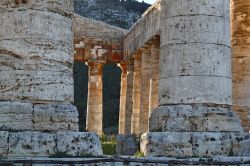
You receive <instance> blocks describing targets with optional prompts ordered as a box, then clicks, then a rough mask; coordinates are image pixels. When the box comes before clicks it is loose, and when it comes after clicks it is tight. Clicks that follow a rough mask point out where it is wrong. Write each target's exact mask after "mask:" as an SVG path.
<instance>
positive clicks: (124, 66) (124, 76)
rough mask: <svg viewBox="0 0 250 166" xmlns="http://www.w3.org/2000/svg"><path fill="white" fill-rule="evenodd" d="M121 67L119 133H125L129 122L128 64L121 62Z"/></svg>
mask: <svg viewBox="0 0 250 166" xmlns="http://www.w3.org/2000/svg"><path fill="white" fill-rule="evenodd" d="M119 67H120V68H121V70H122V74H121V92H120V112H119V134H125V128H126V123H127V121H126V120H127V117H126V92H127V75H128V72H127V64H126V63H125V62H121V63H120V64H119Z"/></svg>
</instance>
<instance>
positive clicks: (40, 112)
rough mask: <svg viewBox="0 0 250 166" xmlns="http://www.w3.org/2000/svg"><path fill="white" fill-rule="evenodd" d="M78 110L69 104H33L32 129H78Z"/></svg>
mask: <svg viewBox="0 0 250 166" xmlns="http://www.w3.org/2000/svg"><path fill="white" fill-rule="evenodd" d="M78 121H79V120H78V111H77V108H76V107H75V106H73V105H71V104H62V103H59V104H38V105H35V106H34V118H33V123H34V129H35V130H39V131H67V130H70V131H78V130H79V125H78Z"/></svg>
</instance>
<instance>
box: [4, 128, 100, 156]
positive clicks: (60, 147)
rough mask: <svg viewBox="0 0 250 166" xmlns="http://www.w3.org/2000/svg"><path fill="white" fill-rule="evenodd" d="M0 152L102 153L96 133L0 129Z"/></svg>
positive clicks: (10, 153) (20, 154)
mask: <svg viewBox="0 0 250 166" xmlns="http://www.w3.org/2000/svg"><path fill="white" fill-rule="evenodd" d="M0 154H1V155H2V156H5V157H61V158H65V157H70V156H76V157H85V156H89V155H92V156H100V155H103V152H102V148H101V144H100V141H99V137H98V135H97V134H96V133H87V132H85V133H82V132H56V133H54V132H52V133H42V132H37V131H26V132H9V131H0Z"/></svg>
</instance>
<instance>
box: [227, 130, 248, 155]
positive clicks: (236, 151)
mask: <svg viewBox="0 0 250 166" xmlns="http://www.w3.org/2000/svg"><path fill="white" fill-rule="evenodd" d="M231 137H232V140H233V147H232V151H231V154H233V155H236V156H250V148H249V147H250V134H249V133H231Z"/></svg>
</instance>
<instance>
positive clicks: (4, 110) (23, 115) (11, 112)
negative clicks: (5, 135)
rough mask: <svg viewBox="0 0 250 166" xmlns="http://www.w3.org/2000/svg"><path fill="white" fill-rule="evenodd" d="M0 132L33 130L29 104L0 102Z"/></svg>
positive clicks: (31, 110)
mask: <svg viewBox="0 0 250 166" xmlns="http://www.w3.org/2000/svg"><path fill="white" fill-rule="evenodd" d="M0 115H1V116H0V130H18V131H20V130H33V122H32V118H33V105H32V104H31V103H19V102H0Z"/></svg>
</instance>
